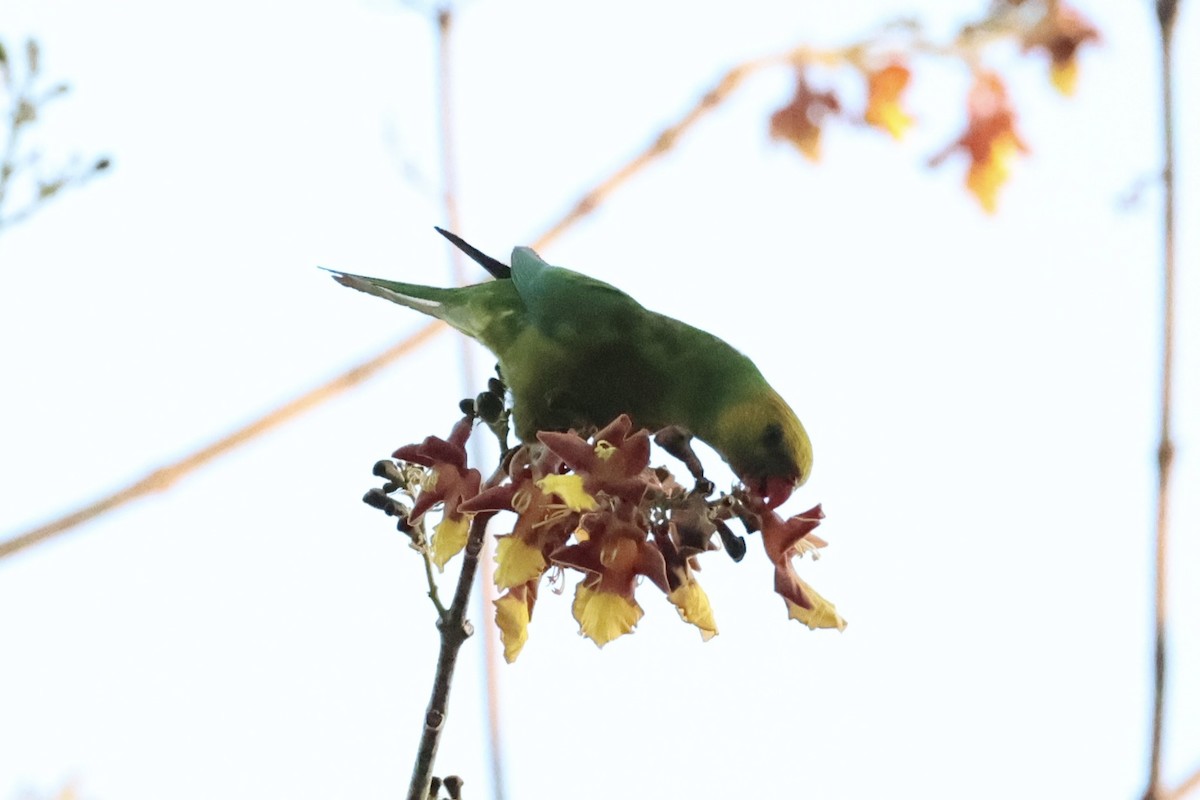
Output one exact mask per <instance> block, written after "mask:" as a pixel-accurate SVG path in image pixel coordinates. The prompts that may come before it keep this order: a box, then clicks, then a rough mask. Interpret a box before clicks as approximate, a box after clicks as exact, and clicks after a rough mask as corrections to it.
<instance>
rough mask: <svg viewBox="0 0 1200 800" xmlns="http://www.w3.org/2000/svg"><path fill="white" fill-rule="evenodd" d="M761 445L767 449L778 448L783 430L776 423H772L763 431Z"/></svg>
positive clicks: (781, 442)
mask: <svg viewBox="0 0 1200 800" xmlns="http://www.w3.org/2000/svg"><path fill="white" fill-rule="evenodd" d="M762 443H763V444H764V445H766V446H767V447H778V446H779V445H781V444H783V428H782V427H781V426H780V425H779V424H778V423H775V422H772V423H771V424H770V425H768V426H767V427H766V428H765V429H764V430H763V433H762Z"/></svg>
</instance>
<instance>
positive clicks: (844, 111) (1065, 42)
mask: <svg viewBox="0 0 1200 800" xmlns="http://www.w3.org/2000/svg"><path fill="white" fill-rule="evenodd" d="M1006 39H1008V40H1013V41H1015V42H1016V44H1017V45H1018V46H1019V47H1020V49H1021V52H1022V53H1044V54H1046V55H1047V56H1049V62H1050V81H1051V83H1052V84H1053V85H1054V87H1055V88H1056V89H1057V90H1058V91H1059V92H1061V93H1062V94H1064V95H1070V94H1072V93H1073V92H1074V90H1075V84H1076V81H1077V77H1078V72H1079V64H1078V52H1079V49H1080V48H1081V47H1083V46H1084V45H1086V44H1089V43H1095V42H1098V41H1099V40H1100V32H1099V31H1098V30H1097V29H1096V28H1095V26H1094V25H1092V23H1091V22H1090V21H1089V20H1088V19H1087V18H1086V17H1084V16H1083V14H1081V13H1080V12H1079V11H1077V10H1076V9H1074V8H1073V7H1071V6H1070V5H1069V4H1068V3H1066V2H1059V0H996V1H995V2H993V3H992V4H991V7H990V9H989V11H988V12H987V13H986V14H985V15H984V16H983V17H982V18H980V19H978V20H975V21H973V22H971V23H968V24H966V25H964V26H963V27H962V28H961V30H959V31H958V33H957V34H956V35H955V36H953V38H952V39H951V40H949V41H947V42H944V43H935V42H934V41H933V40H931V39H930V38H929V37H928V36H927V35H926V34H924V33H923V32H922V30H921V28H920V26H919V25H917V24H916V23H915V22H911V21H905V22H903V23H898V24H895V25H890V26H887V27H886V28H884V29H883V30H882V31H881V32H880V33H878V34H873V35H872V36H870V37H868V38H866V39H863V40H861V41H855V42H852V43H849V44H846V45H844V46H842V47H836V48H831V49H815V48H811V47H799V48H796V49H795V50H793V51H791V52H789V53H787V54H786V55H785V56H784V57H783V58H781V59H780V60H782V61H784V62H785V63H787V64H788V65H789V66H790V67H791V68H792V69H793V70H794V71H795V89H794V91H793V93H792V97H791V99H790V100H789V101H787V102H786V103H785V104H784V105H783V106H781V107H780V108H779V109H777V110H776V111H775V112H774V113H773V114H772V115H771V118H770V134H771V136H772V138H775V139H779V140H782V141H786V142H788V143H790V144H792V145H794V146H795V147H796V148H797V149H798V150H799V151H800V152H801V153H802V154H803V155H804V156H805V158H807V159H808V160H810V161H818V160H819V159H820V156H821V141H822V135H823V133H824V131H825V129H826V128H828V127H829V126H830V125H831V124H833V123H841V124H843V125H851V126H863V125H865V126H868V127H871V128H875V129H877V130H880V131H883V132H886V133H888V134H890V135H891V136H892V137H893V138H895V139H901V138H902V137H903V136H904V134H905V132H906V131H907V130H908V129H909V128H911V127H912V125H913V122H914V120H913V117H912V116H911V115H910V114H909V113H908V111H907V110H906V108H905V94H906V92H907V91H908V88H909V85H910V84H911V82H912V79H913V68H914V65H915V64H917V63H918V60H919V59H920V60H929V59H930V58H943V59H950V60H954V61H958V62H959V63H960V64H961V65H962V66H963V67H965V68H966V69H967V70H969V72H970V75H971V88H970V90H969V92H968V94H967V98H966V113H967V127H966V130H965V131H964V132H963V133H962V134H961V135H960V136H959V137H958V138H956V139H955V140H954V141H952V142H951V143H950V144H949V145H947V146H946V147H944V148H943V149H942V150H941V151H940V152H938V153H937V154H936V155H934V156H933V157H932V158H930V159H929V163H930V166H937V165H939V164H941V163H942V162H943V161H945V160H946V159H947V158H948V157H949V156H950V155H952V154H955V153H958V152H962V153H964V154H966V155H967V156H968V158H969V160H970V163H969V165H968V167H967V175H966V187H967V190H968V191H970V192H971V193H972V194H973V195H975V197H976V199H977V200H978V201H979V204H980V205H981V206H982V207H983V209H984V210H985V211H987V212H988V213H992V212H994V211H995V210H996V207H997V196H998V193H999V190H1000V188H1001V186H1002V185H1003V184H1004V183H1005V182H1006V181H1007V180H1008V177H1009V174H1010V171H1011V166H1012V163H1013V160H1014V158H1015V157H1016V156H1017V155H1018V154H1022V153H1025V152H1028V147H1027V146H1026V145H1025V143H1024V141H1022V139H1021V137H1020V136H1019V135H1018V134H1017V131H1016V119H1017V115H1016V111H1015V109H1014V107H1013V104H1012V103H1011V101H1010V100H1009V97H1008V92H1007V90H1006V88H1005V85H1004V82H1003V79H1002V78H1001V77H1000V76H999V74H998V73H997V72H996V71H995V70H993V69H989V68H988V67H987V66H986V65H987V61H988V59H987V58H986V57H985V55H986V50H987V48H988V46H989V45H990V44H993V43H996V42H999V41H1003V40H1006ZM856 84H857V85H856ZM860 87H862V88H865V96H866V97H865V99H866V102H865V103H856V102H855V101H854V99H853V98H854V96H855V95H857V94H858V93H859V92H860V91H862V89H861V88H860ZM847 89H848V90H849V91H848V92H847V91H846V90H847ZM844 94H845V95H847V96H849V97H850V98H851V100H850V101H849V102H847V101H844V100H843V95H844Z"/></svg>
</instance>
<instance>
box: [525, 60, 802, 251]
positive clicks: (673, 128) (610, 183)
mask: <svg viewBox="0 0 1200 800" xmlns="http://www.w3.org/2000/svg"><path fill="white" fill-rule="evenodd" d="M781 58H782V57H775V58H769V59H759V60H755V61H747V62H746V63H744V64H739V65H738V66H736V67H734V68H733V69H731V70H729V71H728V72H726V73H725V74H724V75H723V76H721V79H720V80H719V81H717V82H716V84H715V85H714V86H713V88H711V89H709V90H708V91H707V92H705V94H704V96H703V97H701V98H700V100H699V102H697V103H696V104H695V105H694V106H692V107H691V108H690V109H689V110H688V111H687V113H685V114H684V115H683V116H682V117H681V118H680V119H679V121H678V122H676V123H675V124H673V125H669V126H668V127H667V128H666V129H664V130H663V131H662V132H661V133H659V134H658V136H656V137H654V140H653V141H652V142H651V143H650V145H649V146H648V147H646V149H644V150H643V151H642V152H640V153H638V154H637V155H636V156H634V157H633V158H632V159H630V160H629V161H628V162H626V164H625V165H624V166H622V167H620V168H619V169H617V170H616V171H615V172H613V173H612V174H611V175H609V176H608V177H607V178H605V179H604V180H602V181H600V182H599V183H598V184H596V185H595V186H594V187H592V189H590V190H589V191H587V192H585V193H584V195H583V197H581V198H580V199H579V200H578V202H576V203H575V205H574V206H573V207H572V208H571V210H570V211H568V212H567V213H566V214H565V215H564V216H563V217H562V219H560V220H559V221H558V222H556V223H554V224H553V225H551V226H550V228H549V229H548V230H546V232H545V233H543V234H542V235H541V236H539V237H538V238H537V239H536V240H535V241H534V243H533V249H534V250H540V249H542V248H543V247H546V246H547V245H549V244H550V243H551V242H553V241H554V240H555V239H557V238H558V237H559V236H561V235H562V234H563V233H564V232H565V231H566V230H567V229H568V228H570V227H571V226H572V225H574V224H575V223H576V222H578V221H579V220H581V219H583V218H584V217H586V216H587V215H588V214H591V213H592V212H593V211H595V210H596V208H597V207H598V206H599V205H600V204H601V203H603V202H604V201H605V200H606V199H607V198H608V196H609V195H610V194H612V193H613V192H614V191H616V190H617V189H618V188H620V186H621V185H623V184H624V183H626V182H627V181H628V180H629V179H630V178H632V177H633V176H634V175H636V174H637V173H638V172H640V171H642V170H643V169H645V168H646V167H647V166H649V165H650V163H651V162H653V161H654V160H655V159H656V158H659V157H660V156H663V155H666V154H667V153H668V152H670V151H671V149H672V148H674V147H675V145H676V143H677V142H678V141H679V137H680V136H682V135H683V134H684V133H686V132H687V131H688V129H690V128H691V127H693V126H694V125H695V124H696V123H697V122H699V121H700V120H701V119H702V118H703V117H704V115H705V114H707V113H709V112H710V111H712V110H713V109H715V108H716V107H717V106H719V105H720V104H721V103H722V102H724V101H725V100H727V99H728V98H729V96H730V95H731V94H733V92H734V90H735V89H737V88H738V86H740V85H741V83H742V81H743V80H745V79H746V76H748V75H750V74H751V73H752V72H754V71H755V70H758V69H761V68H762V67H764V66H767V65H770V64H777V63H779V61H780V60H781Z"/></svg>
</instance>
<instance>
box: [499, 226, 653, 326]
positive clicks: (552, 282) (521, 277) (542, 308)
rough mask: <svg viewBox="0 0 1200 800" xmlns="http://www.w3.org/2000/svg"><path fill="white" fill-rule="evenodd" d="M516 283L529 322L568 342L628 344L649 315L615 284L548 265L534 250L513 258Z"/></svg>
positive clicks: (523, 250)
mask: <svg viewBox="0 0 1200 800" xmlns="http://www.w3.org/2000/svg"><path fill="white" fill-rule="evenodd" d="M512 283H513V285H514V286H515V287H516V290H517V294H518V295H520V298H521V302H522V304H523V305H524V307H525V310H526V313H527V314H528V315H529V321H530V323H531V324H533V325H534V326H536V327H537V328H538V330H540V331H541V332H542V333H543V334H545V335H546V336H549V337H551V338H553V339H555V340H557V341H561V342H564V343H582V342H587V343H589V344H592V345H598V344H601V343H608V342H611V341H613V340H615V339H623V340H628V339H629V337H630V335H631V334H632V333H634V331H633V330H631V327H630V326H632V325H636V324H637V323H638V321H639V320H640V319H641V318H642V317H644V315H645V314H646V309H645V308H643V307H642V305H641V304H640V303H638V301H636V300H634V299H633V298H632V297H630V296H629V295H627V294H625V292H622V291H621V290H620V289H618V288H617V287H615V286H612V285H610V284H607V283H605V282H604V281H601V280H597V279H596V278H592V277H589V276H587V275H583V274H581V273H578V272H574V271H572V270H569V269H564V268H562V267H554V266H551V265H549V264H547V263H546V262H545V261H543V260H542V258H541V257H540V256H539V255H538V254H537V253H535V252H534V251H533V250H531V249H530V248H528V247H518V248H515V249H514V250H513V254H512Z"/></svg>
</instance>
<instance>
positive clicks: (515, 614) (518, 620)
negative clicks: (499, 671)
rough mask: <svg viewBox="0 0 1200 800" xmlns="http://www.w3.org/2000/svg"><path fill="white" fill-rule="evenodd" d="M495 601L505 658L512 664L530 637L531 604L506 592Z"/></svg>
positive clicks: (497, 622) (497, 624)
mask: <svg viewBox="0 0 1200 800" xmlns="http://www.w3.org/2000/svg"><path fill="white" fill-rule="evenodd" d="M493 602H494V603H495V606H496V627H497V628H499V629H500V641H501V643H503V645H504V660H505V661H507V662H508V663H509V664H511V663H513V662H514V661H516V660H517V656H518V655H520V654H521V648H523V647H524V646H525V642H526V641H527V640H528V639H529V604H528V603H526V602H525V600H524V599H522V598H520V597H517V596H514V595H513V594H512V593H505V595H504V596H503V597H501V598H500V599H498V600H495V601H493Z"/></svg>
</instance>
